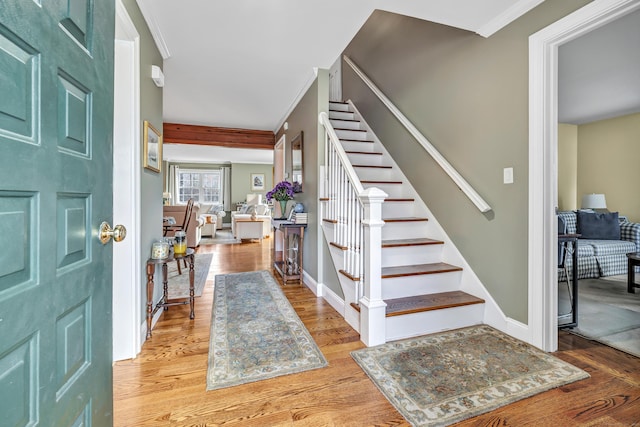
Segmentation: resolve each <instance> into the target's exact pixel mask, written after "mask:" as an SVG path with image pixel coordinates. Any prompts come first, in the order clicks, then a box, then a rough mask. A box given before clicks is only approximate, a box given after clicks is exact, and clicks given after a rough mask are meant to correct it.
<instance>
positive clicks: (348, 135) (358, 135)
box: [335, 129, 367, 141]
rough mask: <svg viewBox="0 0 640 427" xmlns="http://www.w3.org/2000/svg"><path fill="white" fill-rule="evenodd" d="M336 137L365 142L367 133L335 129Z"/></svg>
mask: <svg viewBox="0 0 640 427" xmlns="http://www.w3.org/2000/svg"><path fill="white" fill-rule="evenodd" d="M335 131H336V135H338V138H340V139H342V138H344V139H355V140H359V141H364V140H367V132H362V131H359V130H344V129H335Z"/></svg>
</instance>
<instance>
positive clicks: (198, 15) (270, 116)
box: [137, 0, 640, 163]
mask: <svg viewBox="0 0 640 427" xmlns="http://www.w3.org/2000/svg"><path fill="white" fill-rule="evenodd" d="M542 1H543V0H519V1H515V2H514V1H513V0H428V1H427V0H423V1H416V0H349V1H345V0H324V1H322V2H319V1H314V0H304V1H301V0H262V1H258V0H226V1H225V0H181V1H176V0H137V2H138V5H139V6H140V9H141V11H142V13H143V15H144V17H145V19H146V21H147V23H148V24H149V27H150V29H151V32H152V35H153V37H154V39H155V41H156V44H157V45H158V47H159V48H160V51H161V53H162V55H163V57H164V64H163V66H162V68H163V72H164V75H165V86H164V90H163V97H164V99H163V105H164V107H163V108H164V111H163V120H164V121H165V122H174V123H184V124H195V125H206V126H219V127H231V128H243V129H259V130H271V131H276V130H277V129H278V128H279V127H280V126H281V125H282V122H283V121H284V119H285V118H286V117H287V115H288V114H289V113H290V111H291V109H292V108H293V106H295V105H296V103H297V101H298V99H299V97H300V96H301V94H303V93H304V91H306V89H307V86H308V85H309V84H310V83H311V82H312V81H313V79H314V78H315V71H314V70H316V69H317V68H326V69H328V68H330V67H331V65H332V64H333V63H334V62H335V61H336V60H337V59H338V56H339V54H340V53H341V52H342V50H343V49H344V48H345V47H346V46H347V44H348V43H349V42H350V41H351V39H352V38H353V37H354V36H355V34H356V32H357V31H358V30H359V29H360V28H361V26H362V25H363V24H364V22H365V21H366V20H367V18H368V17H369V16H370V15H371V13H373V11H374V10H375V9H382V10H387V11H390V12H395V13H400V14H404V15H409V16H414V17H417V18H420V19H424V20H429V21H433V22H438V23H443V24H446V25H450V26H454V27H458V28H462V29H465V30H469V31H474V32H477V33H478V34H480V35H483V36H489V35H491V34H492V33H493V32H495V31H497V30H499V29H500V28H502V27H503V26H504V25H506V24H508V23H509V22H511V21H512V20H514V19H516V18H517V17H519V16H520V15H522V14H523V13H525V12H527V11H528V10H530V9H531V8H533V7H535V6H536V5H538V4H539V3H541V2H542ZM635 28H636V30H637V29H638V28H640V25H636V27H635ZM585 37H586V36H585ZM571 43H576V45H579V40H576V41H575V42H571ZM610 43H611V42H608V43H605V46H608V47H606V49H607V50H609V51H615V49H611V48H610ZM633 43H635V45H634V46H638V40H637V38H636V39H634V41H633ZM593 44H594V42H593V41H585V42H584V45H586V47H576V48H575V51H576V52H582V51H584V50H585V49H590V47H591V46H592V45H593ZM562 49H563V50H566V51H573V49H574V48H573V47H571V48H570V47H569V45H566V48H565V46H563V47H562ZM635 52H636V53H638V52H639V51H638V50H637V49H636V50H635ZM576 54H577V55H578V53H576ZM581 55H584V53H581V54H580V56H581ZM588 55H589V56H590V57H591V58H595V57H596V56H595V54H594V53H593V52H592V51H589V53H588ZM566 62H567V63H568V64H572V65H573V64H577V63H578V61H577V60H575V61H574V60H573V59H571V60H569V61H566ZM602 62H603V61H602V60H599V64H600V65H602ZM589 68H590V67H585V66H577V71H582V72H577V71H576V69H574V71H569V72H570V78H568V79H562V80H561V82H565V81H567V82H570V83H571V85H572V87H575V88H578V92H579V93H581V94H582V95H583V96H584V93H585V92H586V90H585V87H587V88H590V87H593V82H592V81H590V82H586V83H585V81H583V80H582V79H587V78H591V79H593V78H594V75H593V73H591V74H589V73H586V72H585V71H586V70H587V69H589ZM566 69H568V67H567V68H566ZM635 70H636V71H635V74H634V76H635V77H637V75H638V73H637V70H638V68H637V67H636V68H635ZM610 71H611V70H608V72H610ZM615 80H616V81H620V78H619V77H616V79H615ZM635 81H636V83H637V81H638V79H637V78H636V79H635ZM561 87H562V88H565V89H566V88H568V87H569V85H565V83H562V84H561ZM574 92H575V91H574ZM634 94H636V95H637V94H638V92H637V91H636V92H634ZM567 99H569V98H567ZM580 104H581V107H582V108H583V109H584V108H586V107H587V105H589V104H595V105H601V106H603V105H604V104H603V103H601V102H596V103H593V102H587V101H581V102H580ZM561 111H562V112H561V114H564V113H563V112H564V111H567V113H566V114H568V115H569V114H571V115H580V114H586V113H584V112H582V111H575V112H573V111H572V112H571V113H569V112H568V110H566V108H562V109H561ZM589 114H596V113H595V112H594V111H593V110H591V111H589ZM163 157H164V158H165V159H166V160H171V161H200V162H213V161H231V162H233V161H234V159H239V160H237V161H240V162H243V163H271V162H272V157H273V155H272V153H271V152H270V151H268V150H241V149H232V148H231V149H230V148H224V147H207V148H203V147H198V146H186V145H178V146H171V144H166V145H165V150H164V156H163Z"/></svg>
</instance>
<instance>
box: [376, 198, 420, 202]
mask: <svg viewBox="0 0 640 427" xmlns="http://www.w3.org/2000/svg"><path fill="white" fill-rule="evenodd" d="M384 201H385V202H415V201H416V199H410V198H404V199H403V198H395V199H394V198H392V197H390V198H388V199H384Z"/></svg>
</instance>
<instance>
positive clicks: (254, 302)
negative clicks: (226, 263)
mask: <svg viewBox="0 0 640 427" xmlns="http://www.w3.org/2000/svg"><path fill="white" fill-rule="evenodd" d="M324 366H327V361H326V359H325V358H324V356H323V355H322V352H321V351H320V349H319V348H318V346H317V345H316V343H315V342H314V341H313V338H311V335H310V334H309V331H307V329H306V328H305V327H304V325H303V324H302V321H301V320H300V318H299V317H298V315H297V314H296V312H295V310H294V309H293V307H291V304H289V301H288V300H287V298H286V297H285V296H284V294H283V293H282V290H281V289H280V285H278V283H277V282H276V281H275V279H274V278H273V276H271V273H269V272H268V271H253V272H247V273H236V274H225V275H218V276H216V281H215V290H214V299H213V313H212V316H211V341H210V343H209V369H208V371H207V390H216V389H219V388H224V387H230V386H234V385H239V384H245V383H249V382H253V381H259V380H264V379H267V378H273V377H277V376H280V375H286V374H292V373H296V372H302V371H306V370H310V369H316V368H322V367H324Z"/></svg>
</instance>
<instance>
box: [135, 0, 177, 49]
mask: <svg viewBox="0 0 640 427" xmlns="http://www.w3.org/2000/svg"><path fill="white" fill-rule="evenodd" d="M136 3H138V7H139V8H140V12H142V16H143V17H144V20H145V21H146V23H147V27H149V31H150V32H151V37H153V41H154V42H155V43H156V47H157V48H158V50H159V51H160V55H162V59H164V60H167V59H169V58H170V57H171V52H169V47H168V46H167V43H166V42H165V40H164V36H163V35H162V31H160V27H159V26H158V23H157V22H156V20H155V18H154V16H153V11H152V7H151V5H150V4H149V3H150V2H149V0H136Z"/></svg>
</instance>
